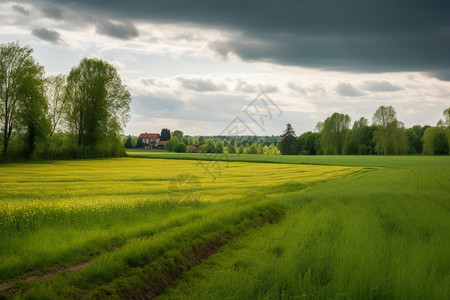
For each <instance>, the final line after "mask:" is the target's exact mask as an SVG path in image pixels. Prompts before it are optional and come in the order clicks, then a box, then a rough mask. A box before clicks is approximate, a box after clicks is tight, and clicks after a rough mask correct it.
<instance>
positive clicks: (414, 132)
mask: <svg viewBox="0 0 450 300" xmlns="http://www.w3.org/2000/svg"><path fill="white" fill-rule="evenodd" d="M429 127H430V126H428V125H425V126H423V127H422V126H420V125H414V126H413V127H411V128H408V129H406V135H407V136H408V147H409V149H408V153H409V154H420V153H422V148H423V143H422V138H423V134H424V132H425V130H427V129H428V128H429Z"/></svg>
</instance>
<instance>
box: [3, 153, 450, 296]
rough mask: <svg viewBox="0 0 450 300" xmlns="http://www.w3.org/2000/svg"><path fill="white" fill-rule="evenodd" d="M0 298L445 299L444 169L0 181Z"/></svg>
mask: <svg viewBox="0 0 450 300" xmlns="http://www.w3.org/2000/svg"><path fill="white" fill-rule="evenodd" d="M0 174H1V176H0V298H1V297H2V296H3V297H5V298H17V299H21V298H30V299H36V298H39V299H42V298H44V299H59V298H73V299H92V298H95V299H98V298H144V299H147V298H155V297H161V298H167V299H172V298H180V299H181V298H182V299H185V298H192V299H222V298H232V299H248V298H263V299H279V298H282V299H292V298H302V299H303V298H337V299H344V298H345V299H348V298H351V299H360V298H370V299H372V298H399V299H415V298H416V299H419V298H420V299H423V298H434V299H445V298H449V295H450V255H449V251H448V249H450V200H449V199H450V159H449V158H448V157H426V156H425V157H419V156H415V157H406V156H402V157H383V156H374V157H366V158H365V157H361V156H360V157H352V156H341V157H334V156H325V157H320V156H318V157H304V156H293V157H286V156H267V155H266V156H262V155H248V156H245V155H239V156H238V155H236V156H233V155H229V156H214V157H211V156H202V155H200V154H196V155H189V154H167V153H156V152H153V153H152V152H145V151H140V152H132V153H130V157H128V158H117V159H99V160H75V161H57V162H36V163H15V164H4V165H0Z"/></svg>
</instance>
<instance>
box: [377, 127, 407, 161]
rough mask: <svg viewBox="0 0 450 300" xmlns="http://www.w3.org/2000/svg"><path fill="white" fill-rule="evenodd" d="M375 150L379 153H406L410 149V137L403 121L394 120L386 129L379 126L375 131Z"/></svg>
mask: <svg viewBox="0 0 450 300" xmlns="http://www.w3.org/2000/svg"><path fill="white" fill-rule="evenodd" d="M373 140H374V141H375V151H376V152H377V153H378V154H394V155H397V154H406V153H407V151H408V137H407V135H406V130H405V127H404V125H403V123H402V122H399V121H396V120H395V121H392V122H390V123H388V124H387V127H386V129H385V130H384V129H383V127H381V126H379V128H378V129H377V130H376V131H375V132H374V136H373Z"/></svg>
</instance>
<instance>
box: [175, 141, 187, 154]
mask: <svg viewBox="0 0 450 300" xmlns="http://www.w3.org/2000/svg"><path fill="white" fill-rule="evenodd" d="M186 150H187V146H186V144H185V143H179V144H178V145H177V146H176V148H175V152H178V153H186Z"/></svg>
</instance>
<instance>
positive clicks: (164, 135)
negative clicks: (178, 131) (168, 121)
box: [159, 128, 170, 141]
mask: <svg viewBox="0 0 450 300" xmlns="http://www.w3.org/2000/svg"><path fill="white" fill-rule="evenodd" d="M160 136H161V137H160V139H159V140H160V141H168V140H170V129H168V128H163V129H161V134H160Z"/></svg>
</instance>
